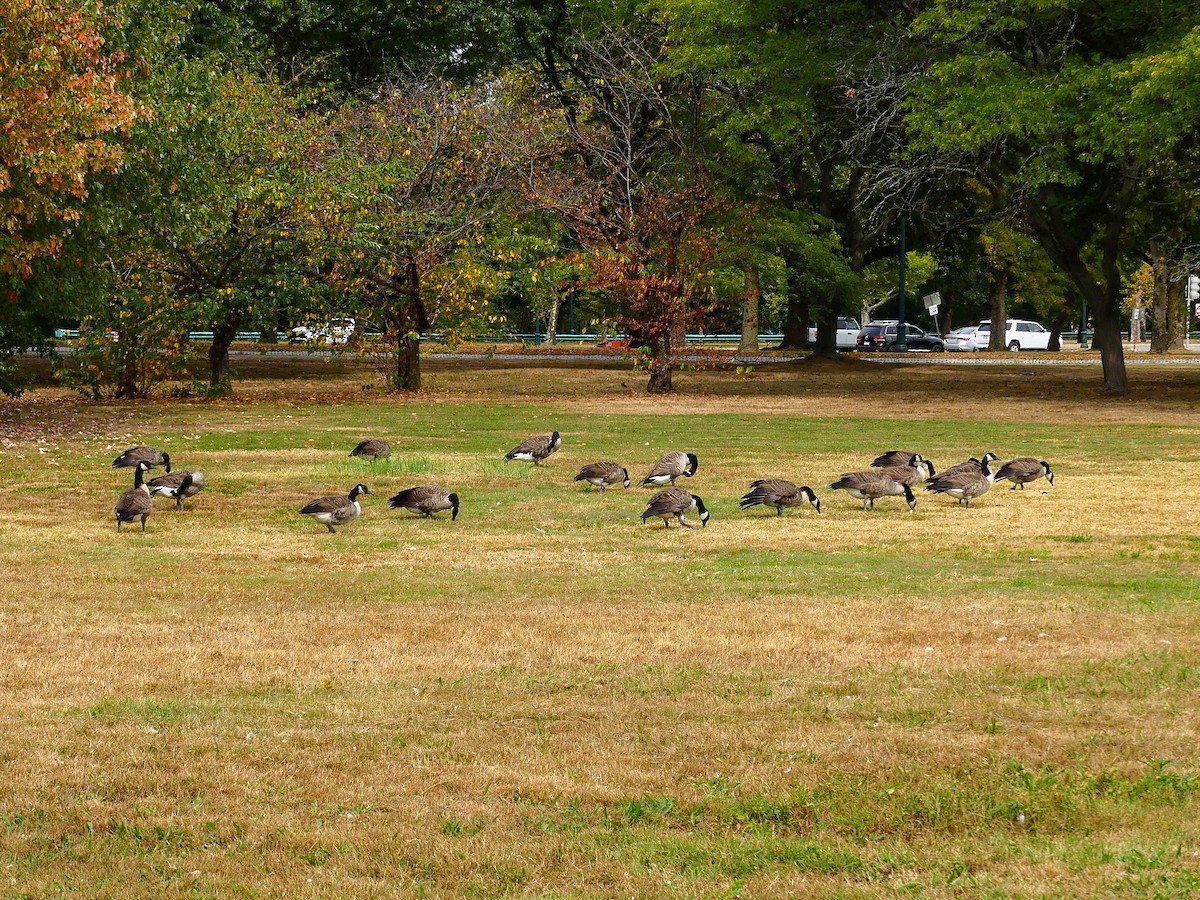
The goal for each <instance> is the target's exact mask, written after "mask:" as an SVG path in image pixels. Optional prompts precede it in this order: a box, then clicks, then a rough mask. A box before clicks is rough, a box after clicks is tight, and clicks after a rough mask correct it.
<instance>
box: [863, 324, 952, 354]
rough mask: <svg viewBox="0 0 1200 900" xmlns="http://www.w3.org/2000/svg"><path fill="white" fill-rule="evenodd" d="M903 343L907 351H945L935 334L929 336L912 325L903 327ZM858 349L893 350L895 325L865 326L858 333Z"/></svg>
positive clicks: (944, 345)
mask: <svg viewBox="0 0 1200 900" xmlns="http://www.w3.org/2000/svg"><path fill="white" fill-rule="evenodd" d="M904 343H905V345H906V346H907V347H908V349H909V350H925V351H927V352H930V353H941V352H943V351H944V350H945V349H946V344H945V342H944V341H943V340H942V339H941V338H940V337H938V336H937V335H936V334H929V333H928V332H926V331H925V330H924V329H923V328H918V327H917V326H916V325H912V324H908V325H905V326H904ZM858 349H859V350H884V351H887V352H889V353H890V352H891V351H893V350H895V349H896V323H895V322H875V323H873V324H871V325H867V326H866V327H865V328H863V329H862V331H860V332H859V333H858Z"/></svg>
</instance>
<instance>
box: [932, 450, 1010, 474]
mask: <svg viewBox="0 0 1200 900" xmlns="http://www.w3.org/2000/svg"><path fill="white" fill-rule="evenodd" d="M995 459H996V454H995V453H993V452H992V451H990V450H989V451H988V452H987V453H985V454H983V460H978V459H976V458H975V457H974V456H972V457H971V458H970V459H968V460H967V461H966V462H960V463H959V464H958V465H956V466H951V467H950V468H948V469H947V470H946V471H945V472H943V473H942V474H941V475H936V476H930V477H929V478H927V479H925V480H926V481H940V480H941V479H943V478H947V477H949V476H950V475H961V474H962V473H963V472H977V471H979V468H980V466H982V465H983V462H984V460H986V461H987V462H989V463H990V462H994V461H995Z"/></svg>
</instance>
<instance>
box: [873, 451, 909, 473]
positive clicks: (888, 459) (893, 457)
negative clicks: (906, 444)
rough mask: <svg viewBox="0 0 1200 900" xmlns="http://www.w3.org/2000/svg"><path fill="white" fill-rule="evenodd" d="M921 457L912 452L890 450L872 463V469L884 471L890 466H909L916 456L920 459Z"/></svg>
mask: <svg viewBox="0 0 1200 900" xmlns="http://www.w3.org/2000/svg"><path fill="white" fill-rule="evenodd" d="M920 455H921V454H920V453H913V452H912V451H910V450H888V451H887V452H885V453H881V454H879V456H877V457H875V461H874V462H872V463H871V468H872V469H882V468H884V467H888V466H907V465H909V464H910V463H911V462H912V458H913V457H914V456H918V457H919V456H920Z"/></svg>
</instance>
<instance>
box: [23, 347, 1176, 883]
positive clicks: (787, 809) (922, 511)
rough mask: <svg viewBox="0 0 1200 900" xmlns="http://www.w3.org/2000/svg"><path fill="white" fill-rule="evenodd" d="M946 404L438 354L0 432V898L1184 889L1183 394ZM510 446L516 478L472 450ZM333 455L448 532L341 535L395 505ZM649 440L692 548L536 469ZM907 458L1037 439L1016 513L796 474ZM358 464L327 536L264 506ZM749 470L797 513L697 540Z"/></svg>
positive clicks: (906, 396) (856, 372)
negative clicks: (431, 482)
mask: <svg viewBox="0 0 1200 900" xmlns="http://www.w3.org/2000/svg"><path fill="white" fill-rule="evenodd" d="M248 374H250V375H254V374H255V373H254V372H253V371H250V372H248ZM970 374H971V377H972V380H971V381H970V382H968V383H963V381H962V376H961V375H960V374H959V373H958V372H946V371H942V370H920V371H916V372H913V371H910V372H909V373H908V374H907V375H905V374H904V373H903V372H901V371H898V370H893V369H884V368H877V367H874V366H869V365H858V366H849V367H847V368H843V367H841V366H837V367H829V366H818V367H815V368H813V367H803V366H795V367H790V368H787V369H779V370H774V369H772V370H770V371H769V372H768V371H764V372H763V373H761V374H757V373H756V376H755V377H754V378H753V379H750V380H747V379H737V378H734V377H732V376H731V375H728V374H724V375H722V374H721V373H718V372H700V373H691V374H687V375H685V376H684V377H683V379H682V381H683V385H684V387H685V392H684V393H682V395H681V396H679V397H675V398H670V399H667V400H653V401H651V400H648V399H646V398H644V397H642V396H640V395H639V394H638V393H637V392H636V390H635V389H633V388H632V387H622V386H621V382H622V381H624V382H626V384H627V385H632V384H634V383H635V381H634V380H636V383H637V384H640V381H641V376H639V375H634V374H631V373H629V372H628V371H626V370H624V369H623V368H620V367H611V368H606V367H602V368H600V369H599V370H588V369H585V368H583V367H579V366H574V365H571V366H568V365H566V364H561V363H560V364H555V365H554V367H552V368H550V369H549V370H547V369H546V368H540V367H539V368H530V367H519V366H510V365H504V366H497V367H494V368H488V367H483V366H480V365H476V364H474V363H470V364H454V365H434V366H431V372H430V376H429V387H430V390H429V392H428V393H427V394H425V395H423V396H421V397H419V398H415V399H413V398H410V399H402V398H395V397H377V396H374V392H373V391H364V390H363V389H362V384H364V383H367V382H365V381H364V380H363V379H364V377H366V376H368V375H369V372H366V371H363V370H356V369H352V368H351V369H347V367H345V366H342V365H334V366H328V367H324V368H320V367H314V366H312V365H311V364H304V365H300V366H297V367H296V371H295V376H296V377H294V378H281V379H279V378H269V379H267V378H264V379H263V380H261V381H260V380H253V379H251V380H249V381H246V382H242V383H239V396H238V398H237V399H235V400H233V401H229V402H224V403H216V404H206V403H199V402H194V401H189V402H184V403H178V402H166V401H160V402H152V403H148V404H142V405H124V404H102V405H88V404H81V403H79V402H76V401H74V400H72V399H70V398H68V397H66V396H65V395H62V394H61V393H59V392H57V391H54V390H51V389H44V390H40V391H38V392H35V393H34V394H33V395H31V396H29V397H28V398H26V399H23V400H21V401H19V402H16V403H11V404H6V405H5V407H4V408H3V410H0V428H2V431H0V438H3V439H4V441H5V443H4V445H3V446H4V458H5V467H4V472H5V474H4V476H3V480H2V481H0V536H2V537H3V540H2V541H0V560H2V563H3V566H4V572H5V574H6V576H7V577H6V578H5V580H4V582H3V584H0V628H2V633H3V636H4V646H5V647H6V649H7V658H8V666H7V671H6V674H5V679H4V691H3V692H0V720H2V721H3V724H4V729H3V734H4V736H5V737H4V740H3V742H2V743H0V759H2V760H3V771H4V773H5V776H6V779H7V785H8V790H7V791H6V794H5V799H4V801H3V804H2V807H0V864H2V865H3V866H5V867H7V868H0V878H5V879H7V883H6V887H5V890H6V891H7V892H8V893H10V894H13V895H21V894H30V895H35V894H36V895H40V894H47V893H52V892H54V891H56V890H61V891H65V892H71V891H74V892H78V893H83V894H89V895H93V894H94V895H110V896H130V895H142V896H163V895H181V894H187V893H200V894H202V895H229V894H235V895H240V894H246V895H249V894H265V895H270V896H277V895H300V896H328V897H343V896H352V895H424V896H461V895H466V894H475V895H483V896H494V895H499V894H512V895H520V896H525V895H552V896H580V897H591V896H618V895H619V896H626V895H642V896H715V895H720V894H722V893H725V892H736V890H738V889H739V886H741V888H740V889H742V890H744V893H745V895H747V896H778V897H785V896H787V897H792V896H813V897H818V896H831V895H845V896H882V895H890V894H892V893H899V892H905V891H907V889H906V888H905V886H906V885H910V884H911V885H916V886H918V887H919V889H920V891H921V892H922V893H923V894H925V895H927V896H949V895H951V894H955V893H962V892H966V893H968V894H988V893H992V894H996V895H1005V896H1039V895H1061V894H1073V895H1078V896H1084V895H1095V896H1100V895H1109V894H1112V893H1118V894H1120V893H1129V894H1136V895H1139V896H1140V895H1144V894H1146V893H1152V892H1153V891H1154V890H1157V891H1158V892H1159V893H1160V894H1161V895H1164V896H1166V895H1171V894H1174V895H1177V896H1186V895H1187V893H1188V892H1189V891H1190V890H1191V888H1192V885H1193V884H1194V882H1193V881H1191V880H1189V879H1188V875H1187V873H1188V871H1189V870H1194V869H1195V867H1196V859H1197V857H1196V853H1197V847H1198V846H1200V845H1198V844H1197V838H1198V837H1200V835H1198V834H1197V828H1196V825H1195V824H1194V820H1195V817H1194V814H1193V813H1192V810H1193V809H1194V803H1195V791H1196V789H1197V785H1196V782H1195V772H1196V769H1197V760H1196V747H1195V734H1196V727H1197V725H1198V724H1200V723H1198V722H1197V715H1196V712H1195V704H1194V697H1195V691H1196V689H1197V688H1198V687H1200V684H1198V681H1200V676H1197V674H1196V671H1195V666H1194V660H1195V658H1196V653H1197V649H1198V638H1200V626H1198V625H1197V623H1196V618H1195V615H1194V611H1195V603H1196V601H1197V600H1200V588H1198V587H1197V584H1198V581H1197V578H1198V576H1200V541H1198V540H1197V538H1198V536H1200V512H1198V511H1197V508H1196V505H1195V503H1194V496H1195V492H1194V488H1191V487H1189V486H1190V485H1193V484H1194V478H1195V473H1196V471H1197V465H1196V464H1197V462H1198V461H1200V450H1198V449H1197V448H1198V447H1200V441H1198V440H1197V439H1198V438H1200V419H1198V418H1197V417H1196V415H1195V398H1196V394H1197V393H1198V391H1197V389H1196V385H1195V374H1194V372H1193V373H1188V372H1177V371H1174V370H1172V371H1169V372H1163V373H1161V374H1154V375H1153V376H1150V377H1152V378H1153V379H1155V386H1154V394H1155V397H1156V398H1158V399H1154V400H1151V399H1149V398H1143V399H1142V400H1141V401H1137V402H1128V401H1124V402H1112V401H1104V400H1098V401H1097V402H1094V403H1092V402H1090V401H1091V400H1094V399H1096V398H1094V387H1093V386H1092V385H1090V383H1088V382H1087V381H1086V380H1085V379H1081V378H1078V377H1077V376H1078V373H1077V371H1076V370H1060V371H1056V372H1050V371H1047V370H1038V371H1036V372H1035V373H1032V374H1028V375H1027V374H1024V373H1023V372H1020V371H1014V372H1007V373H1006V372H1003V371H1001V372H997V373H993V372H991V371H987V372H983V371H980V372H976V371H972V372H971V373H970ZM1140 374H1141V373H1139V377H1140ZM976 375H978V376H979V381H978V382H977V381H975V376H976ZM1084 401H1089V402H1087V403H1086V404H1085V402H1084ZM960 402H961V403H964V404H968V406H967V407H966V408H967V409H969V410H970V411H969V413H966V414H959V413H948V411H947V407H948V405H950V404H957V403H960ZM846 416H853V417H854V418H855V421H854V422H852V423H849V424H845V425H843V424H842V423H841V422H840V421H839V417H846ZM289 417H291V418H289ZM535 417H539V418H536V419H535ZM550 419H553V420H555V421H557V420H558V419H562V420H564V421H566V422H568V423H569V428H568V427H565V426H564V428H563V430H564V431H568V433H569V440H568V443H567V444H566V447H565V448H564V450H563V452H562V453H560V454H559V455H558V456H556V457H554V458H553V459H552V460H551V461H550V464H549V465H548V466H546V467H545V469H544V470H542V471H534V470H531V469H529V468H528V467H522V468H517V467H505V466H503V465H502V464H498V463H497V462H496V458H497V455H498V454H497V449H498V448H500V449H507V448H508V446H510V445H511V443H515V440H513V438H515V439H519V438H521V437H523V436H525V434H526V433H531V432H532V431H534V430H537V429H538V428H542V427H547V428H548V427H550V426H549V425H546V424H544V423H546V422H547V421H549V420H550ZM376 428H383V429H384V430H385V432H386V434H387V436H389V437H392V438H393V446H394V448H395V449H396V455H397V458H398V459H400V460H403V459H418V458H419V459H426V460H428V462H429V464H430V466H431V467H432V468H433V469H434V470H435V471H436V472H437V473H438V477H439V478H441V477H443V476H445V479H446V481H448V482H449V481H453V484H454V486H455V487H456V488H457V489H458V490H459V491H460V493H461V494H462V495H463V498H464V500H463V503H464V509H463V515H462V516H461V517H460V519H459V521H458V522H456V523H454V524H453V525H451V524H450V523H449V522H448V521H445V520H440V521H433V522H424V521H421V520H418V519H416V518H415V517H411V516H408V515H406V514H401V513H393V512H390V511H388V510H387V509H386V496H387V494H388V493H390V492H391V491H393V490H396V489H399V488H401V487H405V486H408V485H409V484H412V483H417V482H418V481H421V480H424V479H425V477H426V476H425V475H423V474H421V473H416V474H411V473H406V472H405V471H403V470H397V471H389V470H386V469H384V470H372V469H371V468H370V467H369V466H362V467H359V466H357V465H351V464H350V463H348V462H347V461H346V460H345V459H344V451H343V450H340V449H336V448H341V447H342V445H343V444H345V445H346V447H347V449H348V447H349V446H352V445H353V443H354V442H355V441H356V440H357V439H358V438H359V437H361V436H367V434H368V433H372V432H373V431H374V430H375V429H376ZM658 434H661V435H662V436H663V437H662V443H661V444H659V443H658V442H657V441H656V440H655V439H654V436H655V435H658ZM152 438H153V439H159V440H162V441H163V442H167V441H168V440H169V441H170V443H171V444H172V451H173V455H174V456H175V457H176V463H177V465H179V466H181V467H189V468H201V469H204V470H205V471H206V472H208V473H209V475H210V480H211V482H212V485H211V488H210V489H209V490H207V491H206V492H205V493H203V494H201V495H200V497H199V498H198V499H197V501H195V508H194V509H192V510H189V511H188V512H186V513H184V514H182V515H178V514H175V513H174V512H173V511H170V510H169V508H168V505H167V504H165V503H163V504H162V505H161V506H160V507H159V508H158V510H157V511H156V513H155V515H154V516H152V517H151V520H150V525H149V529H148V532H147V534H145V535H141V534H136V533H135V534H128V535H126V534H122V535H121V536H120V538H119V539H118V538H117V536H116V535H115V534H113V533H112V526H111V523H110V521H109V519H108V518H107V517H106V516H107V510H108V508H109V507H110V506H111V500H112V498H113V497H115V493H116V492H117V491H118V490H119V489H120V487H121V486H123V485H124V483H125V481H126V477H127V476H126V474H125V473H112V472H110V471H108V470H107V469H106V460H107V459H111V457H112V456H113V455H115V452H117V451H119V450H120V449H123V447H124V446H127V444H128V442H132V441H137V440H142V439H152ZM681 442H688V446H692V447H695V448H697V450H698V452H700V454H701V459H702V468H701V472H700V474H699V475H698V477H697V479H696V483H695V484H694V485H693V487H694V488H695V490H697V492H700V493H703V495H704V496H705V499H706V500H707V501H708V502H709V505H710V507H712V508H713V510H714V519H713V523H712V525H711V526H710V527H709V528H707V529H704V530H696V531H694V532H686V533H681V532H679V531H677V530H676V529H670V530H663V529H661V528H652V527H649V526H646V527H642V526H640V525H639V524H637V515H638V514H639V513H640V511H641V509H642V508H644V507H643V505H642V504H643V502H644V500H645V498H646V496H647V495H646V492H641V493H637V492H633V491H631V492H629V493H624V492H615V493H614V492H609V493H608V494H607V495H604V496H599V495H594V494H587V493H584V492H581V491H579V490H578V489H577V488H575V487H573V486H570V485H569V483H568V482H569V475H570V473H572V472H573V471H574V468H573V467H574V466H577V465H578V464H579V463H581V462H584V461H588V460H590V458H591V457H592V456H593V455H609V454H614V453H619V454H620V456H621V458H623V459H626V460H627V461H628V463H629V464H630V467H631V469H634V468H643V467H645V466H646V465H648V464H649V463H650V462H652V461H653V459H654V458H655V457H656V455H657V453H658V452H659V451H660V450H662V449H666V448H667V447H674V446H679V445H682V444H681ZM909 443H914V444H915V445H916V448H917V449H925V450H926V451H927V453H928V455H930V456H931V457H933V458H934V459H935V460H937V461H939V462H941V461H942V460H943V459H945V460H947V461H955V459H951V457H956V458H961V456H965V455H966V454H967V453H970V452H982V450H984V449H996V450H997V452H1000V453H1002V454H1012V453H1015V452H1018V451H1023V450H1024V449H1025V448H1027V447H1029V448H1037V450H1039V451H1043V450H1044V451H1045V453H1046V455H1048V456H1050V458H1052V459H1053V460H1054V461H1055V462H1056V463H1057V465H1056V470H1057V472H1058V476H1059V484H1058V486H1057V487H1056V488H1053V489H1050V490H1049V492H1047V493H1042V489H1043V487H1044V483H1036V484H1035V485H1032V486H1031V487H1030V489H1029V490H1027V491H1025V492H1017V493H1012V494H1010V493H1009V492H1007V491H1006V490H1005V491H1001V490H996V491H994V492H993V493H991V494H989V495H987V496H986V497H984V498H983V499H982V500H981V501H979V504H978V506H977V508H972V509H970V510H965V509H959V508H956V507H955V506H954V504H953V503H952V502H948V501H945V500H942V499H935V498H932V497H925V498H922V500H921V504H920V506H919V507H918V511H917V512H916V513H915V514H913V515H909V514H908V513H906V512H903V511H901V510H900V508H899V507H898V506H897V505H896V504H895V503H889V502H887V501H884V502H882V503H881V504H880V506H881V509H880V510H879V511H878V512H877V513H876V514H874V515H871V514H864V513H862V512H861V511H860V510H859V509H857V506H858V504H857V503H856V502H855V501H852V500H850V499H849V498H845V497H839V496H838V495H836V494H831V493H830V492H829V491H827V490H821V489H820V485H822V484H823V483H824V482H826V481H828V480H829V479H830V478H831V477H832V476H834V475H836V474H837V473H838V472H840V471H843V470H845V469H846V468H851V467H854V466H856V465H861V464H862V463H863V460H864V455H865V454H869V453H871V452H874V451H875V450H881V449H889V447H887V446H882V444H898V445H907V444H909ZM276 447H279V448H281V449H274V448H276ZM258 448H263V449H258ZM867 459H869V456H867ZM1126 460H1128V462H1129V463H1130V464H1129V465H1128V466H1126V467H1123V468H1122V469H1121V470H1119V471H1118V470H1116V469H1115V468H1114V466H1116V465H1117V464H1119V463H1122V462H1125V461H1126ZM361 472H367V473H371V474H370V475H368V476H364V478H365V480H367V481H368V483H370V484H371V485H372V487H373V489H375V490H376V496H374V497H372V498H369V499H368V501H367V503H368V506H367V513H366V515H365V516H364V519H363V520H362V521H360V522H358V523H355V524H354V525H353V526H351V527H349V528H347V529H345V530H344V531H343V532H342V533H340V534H339V535H337V536H329V535H326V534H324V533H323V531H322V530H321V529H320V528H319V527H317V526H315V525H313V524H312V523H309V522H307V521H305V520H303V519H301V517H299V516H297V515H296V514H295V509H296V508H298V507H299V505H300V504H301V503H302V502H303V501H304V500H306V499H308V498H310V497H312V496H315V495H316V494H317V493H323V492H324V491H325V490H327V489H334V488H339V489H343V490H344V489H345V488H346V487H348V486H349V484H351V483H353V481H354V480H357V477H358V474H359V473H361ZM763 475H783V476H785V477H791V476H795V477H797V478H802V479H804V480H808V481H811V482H812V483H813V484H814V485H816V486H818V488H819V490H818V492H819V493H820V494H821V496H822V498H823V500H824V502H825V515H823V516H821V517H819V518H818V517H817V516H815V515H814V514H813V513H812V512H811V511H807V512H803V513H797V512H792V513H789V514H788V515H787V516H786V517H784V518H783V519H776V518H774V517H773V516H771V515H769V514H767V513H764V512H759V513H757V514H742V513H740V512H738V511H737V510H736V505H735V500H736V498H737V496H738V495H740V493H742V492H743V491H744V490H745V487H746V485H747V484H748V482H749V481H750V480H751V479H752V478H754V477H762V476H763ZM1156 760H1159V761H1166V760H1169V761H1171V762H1172V765H1171V766H1169V767H1166V768H1163V765H1164V764H1163V763H1161V762H1155V761H1156ZM1189 773H1190V776H1191V780H1189V779H1188V778H1187V777H1183V776H1187V775H1189ZM1177 775H1178V777H1177ZM1017 815H1023V816H1025V817H1026V818H1025V820H1024V824H1020V823H1018V821H1017ZM1173 848H1179V853H1178V854H1176V855H1172V853H1173ZM1156 854H1159V855H1158V856H1156ZM1147 879H1148V880H1147ZM0 883H3V882H0ZM1146 885H1150V886H1151V888H1152V889H1151V888H1147V887H1146Z"/></svg>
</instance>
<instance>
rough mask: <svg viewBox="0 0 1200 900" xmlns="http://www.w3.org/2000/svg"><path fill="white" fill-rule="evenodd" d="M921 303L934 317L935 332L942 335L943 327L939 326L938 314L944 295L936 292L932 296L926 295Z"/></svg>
mask: <svg viewBox="0 0 1200 900" xmlns="http://www.w3.org/2000/svg"><path fill="white" fill-rule="evenodd" d="M921 302H922V303H924V304H925V311H926V312H928V313H929V314H930V315H931V316H933V329H934V331H936V332H937V333H938V334H941V333H942V329H941V326H940V325H938V320H937V314H938V305H939V304H940V303H941V302H942V295H941V294H939V293H938V292H937V291H934V292H933V293H932V294H926V295H925V296H924V297H922V298H921Z"/></svg>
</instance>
